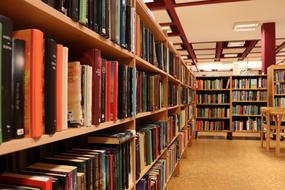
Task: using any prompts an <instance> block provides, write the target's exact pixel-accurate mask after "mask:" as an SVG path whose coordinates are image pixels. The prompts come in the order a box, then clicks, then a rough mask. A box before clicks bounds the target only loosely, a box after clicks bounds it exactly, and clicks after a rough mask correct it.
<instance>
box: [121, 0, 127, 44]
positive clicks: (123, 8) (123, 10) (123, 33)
mask: <svg viewBox="0 0 285 190" xmlns="http://www.w3.org/2000/svg"><path fill="white" fill-rule="evenodd" d="M120 3H121V5H120V8H121V15H120V23H121V31H120V45H121V46H122V47H124V48H126V8H127V6H126V0H120Z"/></svg>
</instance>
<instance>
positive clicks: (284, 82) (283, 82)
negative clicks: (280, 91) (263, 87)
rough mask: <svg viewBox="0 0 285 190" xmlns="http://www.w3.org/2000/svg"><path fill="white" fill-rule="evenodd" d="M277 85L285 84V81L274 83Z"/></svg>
mask: <svg viewBox="0 0 285 190" xmlns="http://www.w3.org/2000/svg"><path fill="white" fill-rule="evenodd" d="M274 83H275V84H277V83H279V84H285V81H274Z"/></svg>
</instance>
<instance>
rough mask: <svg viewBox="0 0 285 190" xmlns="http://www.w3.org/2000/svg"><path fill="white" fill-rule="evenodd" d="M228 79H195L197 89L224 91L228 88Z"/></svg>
mask: <svg viewBox="0 0 285 190" xmlns="http://www.w3.org/2000/svg"><path fill="white" fill-rule="evenodd" d="M229 82H230V79H223V78H222V79H205V80H203V79H196V87H197V89H225V88H229Z"/></svg>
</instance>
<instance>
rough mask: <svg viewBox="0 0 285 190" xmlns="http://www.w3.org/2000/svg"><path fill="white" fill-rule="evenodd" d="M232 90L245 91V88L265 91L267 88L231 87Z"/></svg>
mask: <svg viewBox="0 0 285 190" xmlns="http://www.w3.org/2000/svg"><path fill="white" fill-rule="evenodd" d="M232 90H234V91H246V90H249V91H250V90H252V91H258V90H260V91H265V90H267V88H232Z"/></svg>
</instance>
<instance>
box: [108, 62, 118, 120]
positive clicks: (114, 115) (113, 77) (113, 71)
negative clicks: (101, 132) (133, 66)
mask: <svg viewBox="0 0 285 190" xmlns="http://www.w3.org/2000/svg"><path fill="white" fill-rule="evenodd" d="M118 67H119V63H118V62H117V61H111V68H110V107H111V108H110V120H112V121H117V119H118Z"/></svg>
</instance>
